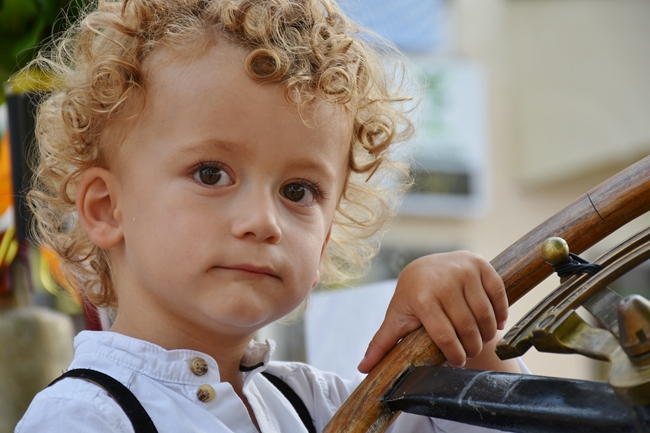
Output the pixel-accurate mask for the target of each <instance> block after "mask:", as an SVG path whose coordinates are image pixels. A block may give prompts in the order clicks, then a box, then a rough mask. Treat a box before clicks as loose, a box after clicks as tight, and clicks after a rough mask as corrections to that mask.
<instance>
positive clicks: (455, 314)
mask: <svg viewBox="0 0 650 433" xmlns="http://www.w3.org/2000/svg"><path fill="white" fill-rule="evenodd" d="M446 305H449V304H446ZM447 317H448V318H449V320H450V322H451V324H452V325H453V327H454V329H455V330H456V335H457V338H458V340H460V343H461V344H462V345H463V350H464V351H465V355H466V356H467V357H468V358H474V357H475V356H478V354H479V353H481V350H483V339H482V338H481V332H480V330H479V327H478V324H477V323H476V319H475V318H474V314H473V313H472V311H471V310H470V308H469V306H468V305H467V303H466V302H465V299H462V300H461V301H459V302H457V303H455V304H453V311H452V310H450V311H447Z"/></svg>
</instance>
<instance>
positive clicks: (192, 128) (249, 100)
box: [127, 40, 352, 170]
mask: <svg viewBox="0 0 650 433" xmlns="http://www.w3.org/2000/svg"><path fill="white" fill-rule="evenodd" d="M246 55H247V53H246V51H244V50H243V49H241V48H239V47H236V46H234V45H233V44H231V43H229V42H226V41H224V40H218V41H217V42H215V43H213V44H211V45H210V46H209V47H207V48H205V49H203V50H201V51H200V52H194V53H190V54H186V53H179V52H178V51H174V50H172V49H170V48H166V47H165V48H160V49H157V50H156V51H154V52H153V53H152V55H151V56H150V57H149V58H148V59H147V60H146V63H145V65H144V77H145V80H144V82H145V84H144V89H145V95H146V99H145V101H146V102H145V105H144V108H143V111H142V112H141V113H140V114H139V115H138V116H137V118H136V119H134V121H133V122H132V128H130V129H131V133H130V134H129V135H131V136H133V135H135V136H138V135H142V133H145V132H146V131H147V130H148V131H149V132H150V133H151V132H155V133H157V135H159V136H160V135H162V136H171V135H173V136H175V137H177V138H178V144H179V146H182V145H183V144H187V143H188V142H189V141H190V140H188V139H183V138H182V136H181V135H182V134H179V132H181V130H182V131H183V132H184V133H185V135H186V138H187V136H190V135H191V136H192V139H193V140H194V141H210V140H218V141H221V142H224V143H235V144H242V145H245V144H256V145H257V144H260V145H266V146H267V147H268V148H269V150H271V148H272V146H273V144H274V143H275V144H277V143H278V142H284V143H293V144H295V146H297V147H300V148H303V149H305V150H307V151H308V154H309V155H311V156H312V157H313V159H326V160H328V159H331V158H334V159H336V160H340V159H341V155H343V158H342V159H341V160H342V161H343V162H344V163H343V165H344V166H345V169H346V170H347V165H348V164H347V157H348V154H349V144H350V138H351V130H352V126H351V125H352V118H351V116H350V115H349V114H348V113H347V111H346V109H345V108H344V107H343V106H339V105H336V104H332V103H328V102H325V101H322V100H320V99H318V98H317V99H316V100H315V101H314V102H313V103H311V104H310V105H308V106H307V107H305V108H304V109H303V110H302V111H301V112H299V111H298V109H297V107H296V106H295V104H294V103H292V102H290V101H288V100H287V99H286V98H285V86H284V84H282V83H264V84H262V83H259V82H257V81H255V80H253V79H252V78H250V77H249V75H248V74H247V73H246V70H245V60H246ZM140 138H142V137H140ZM150 138H151V137H150ZM127 141H133V140H127ZM261 141H265V142H266V143H260V142H261ZM140 142H142V141H140ZM244 147H245V146H244ZM336 165H337V166H338V165H340V164H336Z"/></svg>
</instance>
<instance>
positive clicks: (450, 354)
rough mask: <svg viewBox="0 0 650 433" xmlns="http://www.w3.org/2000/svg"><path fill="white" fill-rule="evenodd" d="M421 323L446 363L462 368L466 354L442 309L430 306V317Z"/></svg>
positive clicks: (435, 305) (437, 306) (438, 306)
mask: <svg viewBox="0 0 650 433" xmlns="http://www.w3.org/2000/svg"><path fill="white" fill-rule="evenodd" d="M423 322H425V323H424V327H425V329H426V330H427V333H428V334H429V336H430V337H431V339H432V340H433V342H434V343H436V346H438V348H439V349H440V350H441V351H442V353H443V354H444V355H445V358H447V363H448V364H449V365H452V366H454V367H462V366H464V365H465V362H466V361H467V354H466V352H465V349H464V348H463V345H462V344H461V341H460V340H459V337H458V335H457V333H456V329H455V328H454V325H453V324H452V322H451V321H450V320H449V318H448V317H447V314H445V312H444V311H443V309H442V307H441V306H440V305H438V304H434V305H431V316H430V317H428V318H427V320H425V321H423Z"/></svg>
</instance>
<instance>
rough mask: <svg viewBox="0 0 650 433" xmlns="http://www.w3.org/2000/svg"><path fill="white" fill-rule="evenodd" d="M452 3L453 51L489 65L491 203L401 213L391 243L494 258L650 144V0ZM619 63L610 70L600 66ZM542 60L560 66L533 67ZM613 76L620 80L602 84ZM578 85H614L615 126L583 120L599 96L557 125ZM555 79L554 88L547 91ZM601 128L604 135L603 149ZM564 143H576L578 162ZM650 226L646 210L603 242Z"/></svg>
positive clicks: (532, 356) (541, 358)
mask: <svg viewBox="0 0 650 433" xmlns="http://www.w3.org/2000/svg"><path fill="white" fill-rule="evenodd" d="M449 5H450V10H451V17H452V23H453V24H452V26H451V28H452V29H453V34H452V38H451V39H452V43H451V48H450V55H452V56H460V57H461V58H466V59H469V60H473V61H477V62H479V63H480V64H482V65H483V67H484V68H485V70H486V72H487V78H488V93H489V101H488V116H489V130H490V132H489V142H490V161H489V167H490V173H491V185H490V207H489V209H488V211H487V212H486V213H485V214H484V215H482V216H480V217H477V218H475V219H467V220H444V219H430V218H413V217H402V218H400V219H398V221H396V223H395V224H394V226H393V227H392V229H391V230H390V232H389V233H388V234H387V237H386V239H385V242H384V245H388V246H404V245H409V246H413V247H420V248H423V249H424V248H429V249H439V248H458V247H460V248H464V249H469V250H472V251H475V252H478V253H480V254H482V255H484V256H485V257H486V258H489V259H490V258H492V257H494V256H496V255H497V254H498V253H499V252H500V251H501V250H503V249H504V248H506V247H507V246H508V245H510V244H511V243H512V242H514V241H515V240H517V239H518V238H519V237H521V236H522V235H523V234H525V233H526V232H528V231H529V230H530V229H532V228H533V227H535V226H536V225H537V224H539V223H540V222H542V221H544V220H545V219H546V218H547V217H549V216H551V215H552V214H553V213H555V212H556V211H558V210H559V209H561V208H562V207H564V206H565V205H567V204H569V203H570V202H571V201H573V199H575V198H576V197H578V196H579V195H581V194H583V193H584V192H586V191H587V190H589V189H591V188H592V187H593V186H595V185H597V184H598V183H600V182H601V181H603V180H605V179H606V178H608V177H609V176H610V175H612V174H614V173H615V172H617V171H618V170H620V169H621V168H623V167H625V166H626V165H628V164H630V163H632V162H634V161H635V160H638V159H640V158H641V157H642V156H645V155H646V154H648V153H650V121H645V120H646V118H650V116H649V115H650V73H648V72H650V56H648V55H647V53H650V26H648V25H647V23H650V3H648V2H646V1H644V0H639V1H632V0H617V1H613V0H453V1H450V3H449ZM610 18H611V19H610ZM578 21H579V22H580V25H579V26H577V25H576V27H575V28H574V30H575V32H573V31H572V26H573V23H575V22H578ZM641 23H643V25H641ZM585 35H586V36H593V37H586V38H585ZM608 40H610V41H611V43H610V44H609V45H608V46H607V47H604V48H603V50H600V49H595V48H594V47H592V46H589V43H590V41H593V43H594V44H600V45H602V44H604V42H606V41H608ZM580 43H584V44H586V45H585V49H584V52H582V54H580V53H581V51H580V50H577V51H576V47H579V45H580ZM626 50H627V51H626ZM576 52H577V53H578V54H576ZM537 53H539V55H537ZM642 53H646V54H645V55H644V56H643V58H641V54H642ZM602 56H609V57H605V58H602ZM610 62H611V63H613V64H610V65H609V66H608V67H607V68H606V70H600V71H597V72H596V71H595V70H594V68H593V66H594V65H598V64H601V65H605V66H607V65H608V64H609V63H610ZM538 64H545V65H546V68H547V69H548V70H549V71H551V72H549V73H548V74H544V73H538V74H536V75H535V74H533V75H531V74H532V72H531V71H533V72H534V71H535V70H536V66H537V65H538ZM605 84H607V85H609V86H610V88H607V89H604V88H603V87H602V86H604V85H605ZM613 84H615V86H614V85H613ZM576 86H578V87H580V94H581V95H583V96H585V95H586V96H588V95H590V94H591V93H593V94H594V95H599V93H598V92H600V95H601V96H603V93H605V94H606V95H604V96H603V98H604V99H603V101H604V102H605V103H604V104H601V105H600V106H599V107H598V110H599V116H600V117H599V118H602V119H604V120H601V122H607V121H610V123H609V124H607V125H602V124H599V123H598V122H593V121H586V120H585V119H587V120H589V119H590V118H589V116H590V113H589V112H585V111H584V110H587V111H588V109H589V107H591V105H590V104H589V100H586V101H583V102H585V103H584V104H582V105H581V104H578V105H577V106H572V107H571V109H570V110H564V111H562V112H561V113H562V119H563V121H562V122H561V124H558V123H557V122H553V119H554V117H552V116H550V114H549V113H550V111H549V110H550V109H551V108H552V107H554V106H562V105H563V104H564V103H565V102H566V100H567V99H570V98H572V97H573V96H572V95H574V94H575V88H576ZM545 88H546V89H549V88H550V89H552V90H553V92H552V94H546V93H544V92H540V91H539V90H542V89H545ZM586 96H585V97H586ZM640 96H642V97H640ZM595 99H596V100H598V99H599V98H598V97H597V98H595ZM601 99H602V98H601ZM610 102H611V103H610ZM614 102H615V103H614ZM581 109H582V110H583V111H581ZM608 113H609V114H608ZM545 116H546V117H545ZM536 117H538V118H536ZM574 118H575V119H576V122H573V119H574ZM592 120H593V119H592ZM604 127H607V128H609V129H611V130H616V131H618V132H617V133H616V134H610V135H607V136H605V137H600V136H603V133H602V131H601V130H600V129H598V128H604ZM599 137H600V138H602V140H600V141H598V146H594V145H593V143H594V140H596V139H599ZM590 150H595V155H596V156H595V157H589V158H584V157H583V158H580V157H579V155H580V154H579V153H580V152H589V151H590ZM559 151H565V152H567V151H568V152H569V161H570V163H567V162H565V161H566V158H565V159H563V158H562V155H561V154H559ZM576 155H578V156H576ZM647 225H650V218H649V217H647V216H646V217H643V218H642V220H641V221H637V222H636V223H635V224H633V227H627V228H625V229H623V230H622V231H621V232H620V233H617V234H615V235H612V236H611V237H610V238H611V239H608V240H607V241H606V242H604V244H605V245H606V244H613V243H614V242H615V241H616V239H622V238H623V237H625V236H627V235H629V234H632V233H633V232H634V230H635V229H637V228H638V229H640V228H642V227H645V226H647ZM602 249H603V247H595V248H594V249H592V250H593V251H591V252H587V253H586V256H587V257H589V258H592V259H593V258H594V257H595V254H597V253H598V252H599V250H600V251H602ZM556 282H557V278H554V277H551V278H549V280H547V281H546V282H545V283H543V284H542V285H541V286H540V287H538V288H537V290H536V291H534V292H533V293H531V294H529V295H527V296H526V297H524V299H522V300H521V301H520V302H519V303H518V304H517V305H515V306H513V308H512V309H511V314H510V321H509V324H508V325H509V326H511V325H512V324H514V322H515V320H516V319H518V318H519V317H521V316H522V315H523V314H524V313H525V312H527V311H528V309H530V308H531V307H532V306H533V305H534V304H535V303H536V302H538V301H539V300H540V299H541V298H542V297H543V296H544V294H545V293H547V292H548V291H550V290H551V289H552V288H554V287H555V285H556ZM558 357H562V358H558ZM524 359H525V361H526V362H527V363H528V364H529V366H530V368H531V370H533V372H534V373H537V374H543V375H553V376H562V377H576V378H590V377H591V376H592V370H593V368H592V366H591V364H589V361H586V360H585V359H584V358H582V357H578V356H576V355H547V354H538V353H537V352H535V350H534V349H531V351H530V353H529V354H527V355H526V356H525V357H524ZM558 365H561V366H562V367H561V369H559V368H558V367H557V366H558Z"/></svg>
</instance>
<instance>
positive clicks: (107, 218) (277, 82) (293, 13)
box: [16, 0, 518, 433]
mask: <svg viewBox="0 0 650 433" xmlns="http://www.w3.org/2000/svg"><path fill="white" fill-rule="evenodd" d="M366 41H367V39H366ZM373 43H374V42H373ZM378 51H379V49H378V48H373V45H372V44H371V43H369V42H364V38H362V37H361V36H360V35H359V29H358V28H357V27H356V26H355V25H354V24H353V23H352V22H351V21H350V20H349V19H348V18H346V17H345V16H344V15H343V14H342V13H341V11H340V10H339V8H338V7H337V6H336V5H335V4H334V3H332V2H331V1H330V0H299V1H298V0H259V1H252V0H124V1H123V2H110V1H100V2H99V5H98V7H97V10H96V11H93V12H91V13H89V14H86V16H85V17H84V18H83V19H82V21H81V22H80V23H79V24H77V25H75V26H74V27H73V28H72V29H71V30H70V31H68V33H66V34H65V35H63V37H62V38H61V39H60V41H59V42H58V44H57V45H56V46H55V47H54V48H53V49H52V50H51V52H50V53H49V55H48V56H47V57H42V58H41V59H40V60H39V62H40V63H39V65H40V66H41V67H47V68H48V69H49V71H50V72H51V73H52V74H53V76H54V77H55V79H56V81H57V82H58V83H59V84H60V86H59V88H58V89H57V90H56V91H54V92H52V94H51V95H50V96H49V97H48V98H47V99H46V100H45V101H44V102H43V103H42V105H41V107H40V110H39V113H38V126H37V128H36V130H37V136H38V142H39V152H40V153H39V155H40V162H39V166H38V170H37V176H36V181H35V183H34V185H35V186H34V189H33V190H32V192H31V202H32V207H33V210H34V212H35V214H36V219H37V225H38V227H37V231H38V235H39V236H40V238H39V239H40V241H41V242H43V243H45V244H47V245H49V246H50V247H52V248H53V249H54V250H55V251H56V252H57V253H58V254H59V256H60V257H61V261H62V264H63V267H64V270H65V272H66V275H67V276H68V278H69V280H70V281H71V283H72V284H73V285H74V286H75V287H77V288H78V290H80V291H81V292H82V293H83V294H84V295H85V296H86V297H87V298H88V299H89V300H90V301H92V302H93V303H95V304H96V305H98V306H102V307H109V308H114V309H115V311H116V313H115V320H114V324H113V326H112V328H111V330H110V331H106V332H82V333H81V334H79V336H77V338H76V339H75V351H76V352H75V358H74V361H73V362H72V364H71V366H70V368H71V369H77V368H85V369H92V370H96V371H99V372H103V373H105V374H107V375H109V376H111V377H112V378H114V379H116V380H117V381H119V382H121V383H122V384H123V385H125V386H126V387H127V388H128V389H129V390H130V391H131V392H132V393H133V394H134V395H135V397H136V398H137V400H138V401H139V402H140V404H141V405H142V407H143V408H144V410H145V411H146V413H147V414H148V416H149V417H150V418H151V420H152V421H153V424H154V425H155V428H156V429H157V431H159V432H174V433H176V432H190V431H195V432H203V431H205V432H208V431H209V432H250V433H254V432H257V431H261V432H302V431H307V430H306V427H305V426H304V425H303V422H302V421H301V419H300V418H299V416H298V414H297V413H296V409H294V407H293V406H292V405H291V404H290V403H289V402H288V400H287V398H285V397H284V396H283V394H282V393H281V392H280V391H279V389H278V388H277V387H276V386H275V385H273V384H272V383H271V382H270V381H269V379H268V378H267V377H266V376H264V375H262V374H260V373H262V372H266V373H271V374H273V375H274V376H276V377H279V378H281V379H282V380H283V381H284V382H285V383H286V384H287V385H288V386H289V387H290V388H291V389H293V391H294V392H295V393H296V394H297V395H298V396H299V397H300V399H301V400H302V401H303V402H304V405H305V406H306V408H307V410H308V412H309V417H310V418H311V420H313V423H314V424H315V427H316V430H317V431H321V430H322V429H323V428H324V427H325V425H326V424H327V422H328V421H329V419H330V418H331V417H332V415H333V414H334V413H335V412H336V410H337V408H338V407H339V406H340V405H341V404H342V403H343V401H344V400H345V399H346V398H347V396H348V395H349V394H350V392H351V391H352V389H353V387H354V384H349V383H347V382H345V381H343V380H341V379H339V378H337V377H335V376H334V375H332V374H328V373H324V372H320V371H318V370H315V369H314V368H311V367H309V366H307V365H304V364H300V363H287V362H272V361H270V357H271V354H272V352H273V347H274V343H273V342H272V341H267V342H265V343H256V342H254V341H253V340H252V339H253V337H254V335H255V333H256V332H257V331H258V330H259V329H260V328H261V327H263V326H264V325H266V324H268V323H270V322H273V321H274V320H277V319H279V318H281V317H283V316H285V315H286V314H287V313H289V312H290V311H292V310H293V309H295V308H296V307H297V306H299V305H300V304H301V303H302V302H303V301H305V299H306V298H307V297H308V296H309V292H310V290H311V289H312V287H314V286H315V285H316V284H318V283H319V281H321V282H327V283H331V282H336V281H341V280H342V279H343V278H344V277H349V276H350V275H353V272H354V270H355V269H357V268H362V267H363V265H364V264H365V263H367V261H368V260H369V259H370V257H371V256H372V253H373V252H374V250H375V249H376V244H375V242H374V240H373V239H375V238H373V235H374V234H375V233H376V232H377V231H378V230H379V229H380V228H381V227H383V225H384V223H385V221H386V220H387V218H388V217H390V215H391V213H392V211H393V209H394V204H395V202H396V199H397V198H398V196H399V194H401V193H402V191H403V189H404V188H403V185H404V184H405V176H404V174H405V169H404V165H403V164H401V163H399V162H398V161H396V160H393V159H391V157H390V155H389V152H390V151H391V150H392V148H393V147H394V145H395V143H397V142H399V141H402V140H404V139H405V138H406V137H407V136H408V134H409V132H410V129H411V127H410V123H409V121H408V119H407V117H406V114H405V112H404V111H403V108H402V107H401V102H403V101H404V96H402V95H400V94H398V93H396V92H394V91H393V90H392V88H391V87H390V84H389V80H388V79H389V77H388V76H387V74H385V73H384V72H383V69H382V67H381V61H380V58H379V55H378ZM506 317H507V301H506V297H505V290H504V288H503V283H502V282H501V280H500V278H499V277H498V275H497V274H496V272H495V271H494V269H493V268H492V267H491V266H490V265H489V264H488V263H487V262H486V261H485V260H484V259H482V258H480V257H478V256H476V255H473V254H470V253H466V252H459V253H451V254H442V255H434V256H429V257H425V258H422V259H420V260H417V261H416V262H414V263H412V264H411V265H409V266H408V267H407V268H406V269H405V270H404V272H403V273H402V275H401V277H400V280H399V283H398V287H397V290H396V294H395V297H394V299H393V301H392V303H391V305H390V307H389V310H388V312H387V314H386V320H385V322H384V324H383V325H382V327H381V329H380V330H379V331H378V332H377V335H376V336H375V338H374V339H373V341H372V343H371V344H370V346H369V348H368V352H367V354H366V357H365V358H364V360H363V361H362V362H361V364H360V366H359V368H360V370H361V371H362V372H367V371H369V370H370V369H371V368H372V367H373V366H374V365H376V364H377V362H378V361H379V360H380V359H381V358H382V357H383V355H384V354H385V353H386V352H387V351H388V350H389V349H390V348H391V347H392V346H394V345H395V344H396V342H397V341H398V340H399V339H400V338H402V337H403V336H404V335H406V334H407V333H408V332H410V331H412V330H414V329H416V328H417V327H419V326H420V325H421V324H424V326H425V327H426V328H427V330H428V331H429V333H430V334H431V336H432V338H433V339H434V340H435V341H436V342H437V344H438V345H439V347H440V348H441V349H442V350H443V352H444V353H445V355H446V356H447V359H448V360H449V363H450V364H453V365H463V364H464V363H465V361H466V360H467V359H470V358H473V359H471V360H470V361H469V362H468V363H467V365H472V366H473V367H475V368H491V369H500V370H510V371H518V367H517V364H516V363H514V364H513V363H512V362H510V363H507V362H505V363H504V362H500V361H499V360H498V358H496V355H495V354H494V353H493V350H491V349H492V348H493V346H494V344H495V339H494V338H495V335H496V331H497V328H500V329H502V328H503V325H504V322H505V320H506ZM488 342H489V343H488ZM484 343H487V344H485V346H486V348H485V350H483V351H482V349H483V348H484ZM393 428H394V431H399V432H406V431H412V432H423V431H433V432H435V431H445V432H453V431H456V432H461V431H462V432H475V431H476V432H478V431H483V429H479V428H475V427H470V426H464V425H459V424H454V423H451V422H446V421H439V420H430V419H428V418H424V417H418V416H401V417H400V418H399V419H398V421H397V422H396V423H395V424H394V426H393ZM16 431H17V432H19V433H24V432H35V431H38V432H66V433H71V432H75V431H92V432H132V431H134V427H133V426H132V425H131V422H130V421H129V418H128V417H127V415H126V413H125V411H124V409H123V408H122V407H120V405H118V403H117V402H116V400H114V399H113V398H112V397H111V396H109V394H108V393H107V392H106V391H105V390H104V389H103V388H102V387H100V386H98V385H97V384H95V383H92V382H90V381H87V380H81V379H75V378H67V379H63V380H60V381H59V382H57V383H56V384H54V385H52V386H51V387H49V388H47V389H45V390H44V391H42V392H41V393H40V394H39V395H38V396H37V397H36V398H35V399H34V401H33V402H32V404H31V406H30V408H29V409H28V411H27V413H26V414H25V416H24V418H23V420H22V421H21V422H20V424H19V425H18V427H17V430H16Z"/></svg>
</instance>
